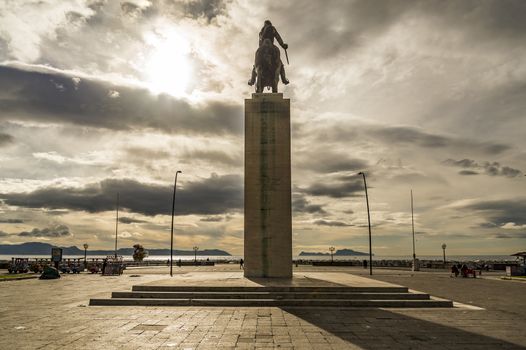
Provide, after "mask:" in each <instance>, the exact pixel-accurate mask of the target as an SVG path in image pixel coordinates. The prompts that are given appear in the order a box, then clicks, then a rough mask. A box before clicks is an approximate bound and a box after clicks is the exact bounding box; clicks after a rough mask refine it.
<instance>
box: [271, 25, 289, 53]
mask: <svg viewBox="0 0 526 350" xmlns="http://www.w3.org/2000/svg"><path fill="white" fill-rule="evenodd" d="M274 34H275V35H274V37H275V38H276V40H277V41H278V43H279V46H281V47H282V48H284V49H285V50H286V49H287V47H288V45H287V44H285V43H284V42H283V39H281V36H280V35H279V33H278V31H277V30H276V29H274Z"/></svg>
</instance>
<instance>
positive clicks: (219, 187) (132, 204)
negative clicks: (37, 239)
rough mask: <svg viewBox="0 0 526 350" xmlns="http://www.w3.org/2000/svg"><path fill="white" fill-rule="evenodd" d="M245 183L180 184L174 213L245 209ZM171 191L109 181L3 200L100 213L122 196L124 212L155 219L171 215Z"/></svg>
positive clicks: (231, 178)
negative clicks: (159, 215) (117, 196)
mask: <svg viewBox="0 0 526 350" xmlns="http://www.w3.org/2000/svg"><path fill="white" fill-rule="evenodd" d="M242 184H243V179H242V178H241V177H240V176H239V175H223V176H219V175H215V174H212V175H211V176H210V177H209V178H206V179H202V180H201V181H180V182H179V186H180V187H179V188H178V190H177V197H176V203H175V208H176V209H175V212H176V214H178V215H189V214H198V215H199V214H200V215H215V214H224V213H228V212H232V211H238V210H240V209H241V208H242V207H243V193H242V192H243V187H242ZM172 192H173V187H172V186H171V185H168V186H162V185H156V184H145V183H141V182H138V181H135V180H130V179H107V180H103V181H101V182H100V183H93V184H89V185H86V186H84V187H81V188H72V187H67V188H61V187H47V188H41V189H37V190H35V191H33V192H29V193H3V194H0V198H1V199H3V200H4V202H5V204H7V205H14V206H20V207H27V208H46V209H70V210H82V211H87V212H90V213H97V212H102V211H108V210H114V209H115V200H116V195H117V193H119V198H120V207H121V208H122V209H124V210H128V211H130V212H134V213H140V214H143V215H148V216H154V215H158V214H165V215H169V214H171V210H172V209H171V208H172Z"/></svg>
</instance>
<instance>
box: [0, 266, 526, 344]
mask: <svg viewBox="0 0 526 350" xmlns="http://www.w3.org/2000/svg"><path fill="white" fill-rule="evenodd" d="M389 278H394V277H393V276H391V277H389ZM156 279H165V276H155V275H143V276H141V277H138V278H129V277H128V276H126V275H123V276H120V277H108V278H102V277H100V276H95V275H80V276H79V275H77V276H71V275H70V276H65V277H64V278H63V279H61V280H59V281H38V280H26V281H13V282H6V283H4V284H3V285H2V286H1V287H0V311H1V313H0V344H1V345H0V348H1V349H2V350H3V349H8V350H10V349H214V350H217V349H280V348H283V349H316V350H318V349H408V348H411V347H412V348H416V349H463V348H465V349H483V348H484V349H487V348H488V347H489V348H495V349H524V348H525V344H526V337H525V336H524V328H525V323H526V321H525V319H524V318H523V317H522V314H520V313H519V314H517V313H514V312H512V311H513V310H511V311H507V310H504V311H503V310H501V309H499V308H494V309H489V310H482V311H473V310H462V309H436V310H435V309H432V310H429V309H428V310H421V309H385V310H383V309H367V310H364V309H337V308H325V309H320V308H283V309H280V308H217V307H216V308H206V307H194V308H192V307H170V308H162V307H151V308H150V307H147V308H146V307H85V305H86V304H87V302H88V299H89V298H90V297H107V296H108V295H109V294H110V292H111V291H115V290H127V289H128V290H129V288H130V287H131V285H133V284H138V283H148V282H153V281H154V280H156ZM48 282H51V283H48ZM439 282H440V281H439ZM453 282H456V281H453ZM441 288H443V287H441ZM425 292H429V291H427V290H425ZM466 293H468V291H466ZM28 301H32V302H31V305H30V307H28ZM140 325H160V326H163V325H165V326H166V327H165V328H163V329H159V330H157V331H154V330H151V331H150V330H140V328H141V327H139V328H137V327H138V326H140ZM20 327H22V328H20ZM143 328H148V327H143Z"/></svg>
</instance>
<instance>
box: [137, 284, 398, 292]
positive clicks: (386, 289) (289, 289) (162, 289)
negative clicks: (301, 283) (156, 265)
mask: <svg viewBox="0 0 526 350" xmlns="http://www.w3.org/2000/svg"><path fill="white" fill-rule="evenodd" d="M132 291H134V292H231V293H235V292H242V293H245V292H354V293H369V292H371V293H407V292H408V289H407V287H402V286H393V287H391V286H385V287H348V286H341V287H340V286H335V287H332V286H331V287H279V286H250V287H240V286H231V287H230V286H229V287H227V286H155V285H137V286H133V287H132Z"/></svg>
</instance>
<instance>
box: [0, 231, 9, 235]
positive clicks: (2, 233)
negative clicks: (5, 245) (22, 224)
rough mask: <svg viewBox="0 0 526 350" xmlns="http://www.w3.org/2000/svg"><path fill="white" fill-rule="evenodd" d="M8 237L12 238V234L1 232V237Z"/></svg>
mask: <svg viewBox="0 0 526 350" xmlns="http://www.w3.org/2000/svg"><path fill="white" fill-rule="evenodd" d="M7 236H10V234H9V233H7V232H4V231H2V230H0V237H7Z"/></svg>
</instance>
